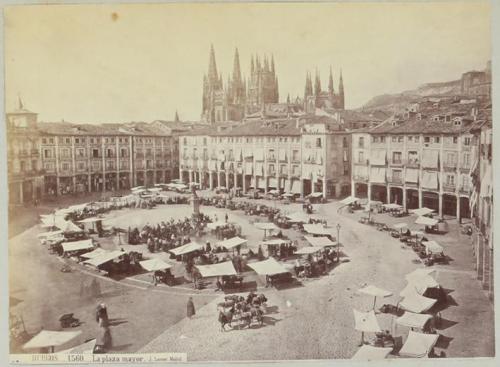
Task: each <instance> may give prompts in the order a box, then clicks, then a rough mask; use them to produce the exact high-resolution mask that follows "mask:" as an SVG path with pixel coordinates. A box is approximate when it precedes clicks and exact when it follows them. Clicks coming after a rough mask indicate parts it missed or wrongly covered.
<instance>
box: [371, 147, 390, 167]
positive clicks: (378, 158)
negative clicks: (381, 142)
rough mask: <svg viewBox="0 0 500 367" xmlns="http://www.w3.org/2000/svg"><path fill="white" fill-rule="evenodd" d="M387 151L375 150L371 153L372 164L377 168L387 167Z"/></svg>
mask: <svg viewBox="0 0 500 367" xmlns="http://www.w3.org/2000/svg"><path fill="white" fill-rule="evenodd" d="M386 156H387V151H386V150H385V149H373V150H372V151H371V152H370V164H371V165H376V166H385V165H386Z"/></svg>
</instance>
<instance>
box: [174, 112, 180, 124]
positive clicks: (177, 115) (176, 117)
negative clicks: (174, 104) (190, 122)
mask: <svg viewBox="0 0 500 367" xmlns="http://www.w3.org/2000/svg"><path fill="white" fill-rule="evenodd" d="M174 121H175V122H179V121H181V120H179V114H178V113H177V110H175V118H174Z"/></svg>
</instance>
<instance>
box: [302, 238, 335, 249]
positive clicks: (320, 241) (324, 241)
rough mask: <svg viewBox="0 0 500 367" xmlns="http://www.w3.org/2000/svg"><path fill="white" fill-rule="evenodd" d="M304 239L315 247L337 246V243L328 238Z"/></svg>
mask: <svg viewBox="0 0 500 367" xmlns="http://www.w3.org/2000/svg"><path fill="white" fill-rule="evenodd" d="M304 238H305V239H306V240H307V242H309V243H310V244H311V246H315V247H328V246H336V245H337V242H333V241H332V240H330V239H329V238H328V237H313V236H304Z"/></svg>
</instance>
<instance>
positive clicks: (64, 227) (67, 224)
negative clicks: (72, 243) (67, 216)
mask: <svg viewBox="0 0 500 367" xmlns="http://www.w3.org/2000/svg"><path fill="white" fill-rule="evenodd" d="M56 227H57V228H59V229H60V230H61V231H63V232H64V233H70V232H83V229H81V228H80V227H78V226H77V225H76V224H75V223H73V222H71V221H69V220H61V221H57V222H56Z"/></svg>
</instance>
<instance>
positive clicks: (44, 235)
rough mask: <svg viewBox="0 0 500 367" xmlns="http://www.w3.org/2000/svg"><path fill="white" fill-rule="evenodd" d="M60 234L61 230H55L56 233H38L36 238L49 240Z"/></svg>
mask: <svg viewBox="0 0 500 367" xmlns="http://www.w3.org/2000/svg"><path fill="white" fill-rule="evenodd" d="M62 233H63V232H62V231H61V230H57V231H49V232H43V233H39V234H37V235H36V236H37V237H38V238H49V237H53V236H58V235H60V234H62Z"/></svg>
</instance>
